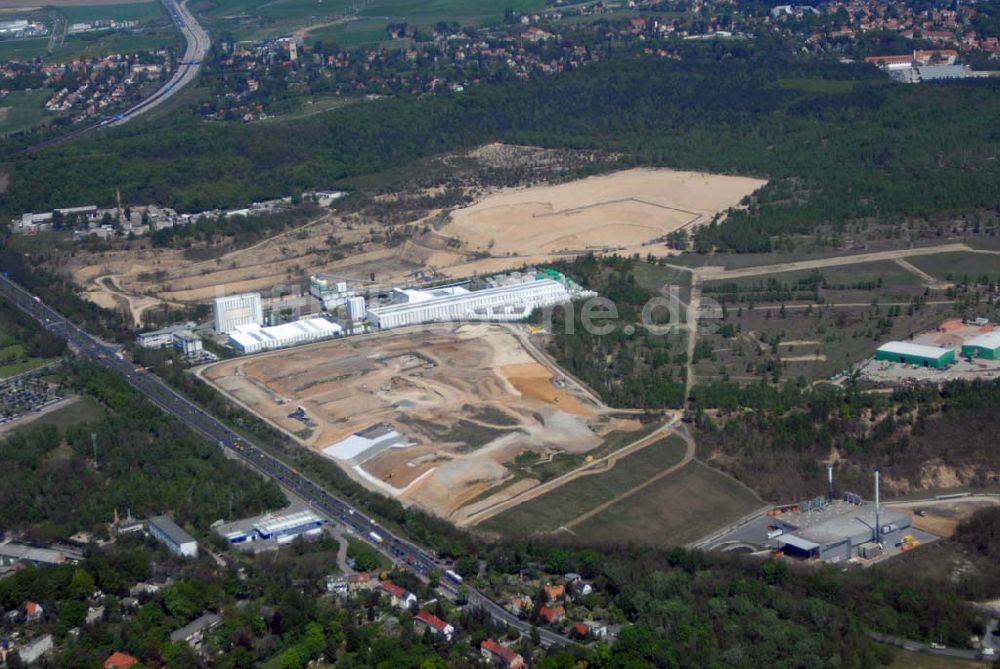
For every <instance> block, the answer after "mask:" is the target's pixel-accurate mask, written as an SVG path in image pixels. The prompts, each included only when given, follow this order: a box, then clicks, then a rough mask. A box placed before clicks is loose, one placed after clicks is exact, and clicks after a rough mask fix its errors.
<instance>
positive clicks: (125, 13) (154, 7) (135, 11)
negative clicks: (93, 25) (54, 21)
mask: <svg viewBox="0 0 1000 669" xmlns="http://www.w3.org/2000/svg"><path fill="white" fill-rule="evenodd" d="M59 13H60V14H62V15H63V16H65V17H66V21H67V22H68V23H70V24H73V23H81V22H84V21H100V20H103V19H117V20H119V21H132V20H135V21H142V22H146V21H150V20H153V19H158V18H162V17H165V16H166V14H165V13H164V11H163V5H161V4H160V3H159V2H155V1H150V2H136V3H129V4H125V5H81V6H75V7H60V8H59Z"/></svg>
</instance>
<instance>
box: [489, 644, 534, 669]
mask: <svg viewBox="0 0 1000 669" xmlns="http://www.w3.org/2000/svg"><path fill="white" fill-rule="evenodd" d="M479 652H480V653H482V655H483V659H484V660H486V661H487V662H496V663H497V664H498V665H500V666H501V667H503V669H523V667H524V658H523V657H521V654H520V653H518V652H517V651H513V650H511V649H510V648H507V647H506V646H501V645H500V644H498V643H497V642H496V641H494V640H493V639H487V640H486V641H484V642H483V643H482V644H481V645H480V646H479Z"/></svg>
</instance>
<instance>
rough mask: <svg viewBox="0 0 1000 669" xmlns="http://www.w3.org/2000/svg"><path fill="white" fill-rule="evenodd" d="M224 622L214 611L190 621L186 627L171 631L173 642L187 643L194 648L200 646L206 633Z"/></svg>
mask: <svg viewBox="0 0 1000 669" xmlns="http://www.w3.org/2000/svg"><path fill="white" fill-rule="evenodd" d="M221 624H222V618H220V617H219V616H217V615H216V614H214V613H206V614H205V615H203V616H201V617H200V618H197V619H195V620H193V621H191V622H189V623H188V624H187V625H185V626H184V627H181V628H180V629H177V630H174V631H173V632H171V633H170V641H171V643H182V642H183V643H187V644H188V645H190V646H191V647H193V648H198V647H199V646H200V645H201V642H202V641H204V640H205V635H206V634H207V633H208V632H210V631H211V630H213V629H215V628H216V627H218V626H219V625H221Z"/></svg>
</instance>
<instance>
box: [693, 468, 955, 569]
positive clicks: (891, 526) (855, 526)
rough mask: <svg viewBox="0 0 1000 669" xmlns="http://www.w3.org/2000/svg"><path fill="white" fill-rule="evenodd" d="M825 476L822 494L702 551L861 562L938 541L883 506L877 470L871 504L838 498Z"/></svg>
mask: <svg viewBox="0 0 1000 669" xmlns="http://www.w3.org/2000/svg"><path fill="white" fill-rule="evenodd" d="M827 475H828V485H829V489H828V491H827V494H826V495H823V496H819V497H815V498H812V499H808V500H804V501H801V502H798V503H796V504H789V505H785V506H777V507H774V508H772V509H771V510H770V511H768V512H767V513H766V514H765V515H763V516H761V517H759V518H756V519H754V520H752V521H751V522H749V523H746V524H745V525H742V526H740V527H738V528H736V529H734V530H732V531H729V532H727V533H725V534H724V535H722V536H720V537H716V538H714V539H713V540H710V541H709V542H706V543H705V544H704V547H705V548H708V549H711V550H716V551H722V552H728V551H740V552H750V553H755V554H761V555H766V554H770V555H771V556H774V557H786V558H791V559H798V560H805V561H817V562H829V563H839V562H859V563H862V564H865V563H868V562H870V561H873V560H876V559H879V558H884V557H890V556H892V555H898V554H899V553H901V552H906V551H909V550H912V549H913V548H916V547H917V546H919V545H920V544H922V543H927V542H929V541H934V540H935V539H937V537H935V536H934V535H931V534H927V533H926V532H921V531H920V530H917V529H915V528H914V527H913V520H912V517H911V515H910V513H909V512H908V511H906V510H901V509H894V508H890V507H886V506H884V505H883V504H882V502H881V498H880V490H879V487H880V476H881V474H880V472H879V471H878V470H875V472H874V493H875V500H874V501H867V500H865V499H863V498H862V497H861V496H860V495H857V494H855V493H852V492H844V493H842V494H840V495H836V494H835V493H834V484H833V467H828V468H827Z"/></svg>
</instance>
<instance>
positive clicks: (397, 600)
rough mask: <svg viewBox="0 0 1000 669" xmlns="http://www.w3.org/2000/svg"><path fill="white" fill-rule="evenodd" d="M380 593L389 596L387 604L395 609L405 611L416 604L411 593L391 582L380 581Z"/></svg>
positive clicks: (415, 599)
mask: <svg viewBox="0 0 1000 669" xmlns="http://www.w3.org/2000/svg"><path fill="white" fill-rule="evenodd" d="M379 587H380V588H382V591H383V592H384V593H386V594H387V595H389V603H390V604H392V605H393V606H395V607H396V608H397V609H403V610H406V609H408V608H410V607H411V606H413V605H414V604H416V603H417V598H416V596H414V594H413V593H412V592H408V591H407V590H406V589H405V588H401V587H400V586H398V585H396V584H395V583H393V582H392V581H382V582H381V583H380V584H379Z"/></svg>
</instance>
